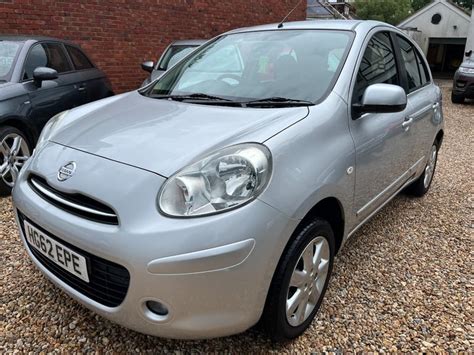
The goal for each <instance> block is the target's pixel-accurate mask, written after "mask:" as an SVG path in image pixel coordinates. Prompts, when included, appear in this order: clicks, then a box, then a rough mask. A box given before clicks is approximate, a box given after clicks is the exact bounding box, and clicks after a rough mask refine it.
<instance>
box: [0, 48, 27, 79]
mask: <svg viewBox="0 0 474 355" xmlns="http://www.w3.org/2000/svg"><path fill="white" fill-rule="evenodd" d="M21 46H22V45H21V43H19V42H11V41H0V81H8V80H9V79H10V75H11V73H12V71H13V68H14V66H15V62H16V59H17V57H18V53H19V52H20V48H21Z"/></svg>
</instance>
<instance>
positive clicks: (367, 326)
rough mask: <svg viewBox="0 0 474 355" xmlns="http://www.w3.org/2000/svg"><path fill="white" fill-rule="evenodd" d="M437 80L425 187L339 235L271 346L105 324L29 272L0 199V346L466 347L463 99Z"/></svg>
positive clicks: (467, 158) (470, 335)
mask: <svg viewBox="0 0 474 355" xmlns="http://www.w3.org/2000/svg"><path fill="white" fill-rule="evenodd" d="M443 84H444V85H443V86H444V88H443V92H444V98H445V100H444V105H445V106H444V112H445V118H446V138H445V141H444V145H443V147H442V150H441V153H440V157H439V162H438V168H437V172H436V176H435V179H434V182H433V185H432V187H431V191H430V193H429V194H428V195H427V196H426V197H424V198H422V199H411V198H408V197H406V196H403V195H401V196H399V197H397V198H396V199H394V201H393V202H392V203H390V204H389V205H388V206H387V207H385V208H384V209H383V211H382V212H381V213H379V214H378V215H377V216H376V217H375V218H373V219H372V220H371V221H370V222H369V223H368V224H367V225H366V226H365V227H363V228H362V229H361V230H360V231H359V232H358V233H357V234H356V235H355V236H354V237H353V238H352V239H351V240H350V241H349V242H348V244H347V245H346V247H345V248H344V249H343V250H342V251H341V252H340V254H339V257H338V258H337V260H336V263H335V269H334V275H333V278H332V280H331V283H330V287H329V290H328V292H327V294H326V299H325V302H324V303H323V306H322V309H321V312H320V313H319V316H318V318H317V319H316V320H315V321H314V322H313V324H312V326H311V328H310V329H309V331H307V332H306V333H305V334H304V336H302V337H301V338H299V339H297V340H296V341H294V342H291V343H288V344H284V345H278V344H272V343H270V342H269V341H268V340H267V339H266V338H265V336H264V335H262V334H261V333H260V332H259V331H258V330H250V331H248V332H246V333H244V334H240V335H237V336H233V337H227V338H221V339H214V340H208V341H193V342H189V341H188V342H186V341H173V340H166V339H159V338H153V337H149V336H145V335H141V334H138V333H135V332H133V331H130V330H127V329H125V328H122V327H120V326H117V325H115V324H112V323H111V322H109V321H107V320H105V319H103V318H101V317H99V316H97V315H95V314H94V313H92V312H90V311H88V310H87V309H85V308H83V307H82V306H80V305H78V304H77V303H75V302H74V301H72V300H71V299H70V298H69V297H68V296H67V295H65V294H64V293H63V292H61V291H60V290H58V289H57V288H55V287H53V286H52V284H51V283H50V282H49V281H47V280H46V279H45V278H44V277H43V276H42V275H41V273H40V272H39V271H38V270H37V269H36V268H35V267H34V266H33V264H32V263H31V262H30V260H29V259H28V257H27V255H26V253H25V251H24V249H23V247H22V245H21V244H20V241H19V238H18V234H17V230H16V228H15V224H14V221H13V216H12V213H11V201H10V199H0V241H1V252H0V262H1V271H0V273H1V279H0V280H1V281H0V287H1V304H0V307H1V308H0V322H1V323H0V352H2V353H3V352H12V351H17V350H19V351H22V352H25V351H33V352H38V351H45V352H49V351H53V350H56V351H61V352H69V351H90V350H95V351H100V352H104V351H111V352H131V351H137V352H145V351H149V352H158V351H159V352H165V351H173V352H175V351H180V350H181V351H184V350H187V351H190V350H192V351H206V352H207V351H228V352H236V353H246V352H250V351H252V352H268V351H277V352H295V351H296V352H309V351H318V350H326V351H342V350H345V351H347V350H357V351H359V350H366V351H370V350H382V351H412V350H417V351H425V350H429V351H440V350H444V351H460V350H466V351H474V312H473V297H472V296H473V294H474V293H473V291H474V278H473V273H472V271H473V270H474V268H473V260H474V258H473V222H474V218H473V208H474V186H473V180H472V171H473V155H472V152H473V151H474V141H473V120H474V105H472V104H471V105H463V106H461V105H452V104H451V103H450V101H449V99H450V90H449V85H450V83H449V82H447V83H446V82H443Z"/></svg>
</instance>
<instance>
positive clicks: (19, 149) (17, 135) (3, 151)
mask: <svg viewBox="0 0 474 355" xmlns="http://www.w3.org/2000/svg"><path fill="white" fill-rule="evenodd" d="M30 152H31V145H30V143H29V142H28V139H27V138H26V137H25V135H24V134H23V133H22V132H21V131H20V130H18V129H16V128H14V127H9V126H6V127H1V128H0V196H7V195H9V194H10V193H11V190H12V188H13V186H14V185H15V182H16V180H17V178H18V173H19V172H20V169H21V167H22V166H23V164H24V163H25V162H26V160H27V159H28V158H29V157H30V155H31V154H30Z"/></svg>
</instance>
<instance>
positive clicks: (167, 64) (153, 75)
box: [142, 39, 206, 86]
mask: <svg viewBox="0 0 474 355" xmlns="http://www.w3.org/2000/svg"><path fill="white" fill-rule="evenodd" d="M205 42H206V40H203V39H187V40H181V41H174V42H173V43H171V44H170V45H169V46H168V47H167V48H166V49H165V51H164V52H163V54H162V55H161V57H160V59H159V60H158V62H157V63H156V65H155V63H154V62H153V61H152V60H147V61H146V62H143V63H142V69H143V70H145V71H147V72H149V73H150V76H149V77H148V78H146V79H145V81H144V82H143V84H142V86H145V85H148V84H149V83H151V82H152V81H153V80H155V79H157V78H159V77H160V76H161V75H162V74H163V73H164V72H165V71H167V70H168V68H171V67H172V66H173V65H175V64H176V63H177V62H179V61H180V60H181V59H183V58H184V57H186V56H187V55H188V54H189V53H191V52H192V51H193V50H195V49H196V48H197V47H199V46H200V45H201V44H203V43H205Z"/></svg>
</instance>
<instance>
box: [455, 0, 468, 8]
mask: <svg viewBox="0 0 474 355" xmlns="http://www.w3.org/2000/svg"><path fill="white" fill-rule="evenodd" d="M454 2H455V3H456V4H458V5H459V6H462V7H464V8H465V9H467V10H472V0H454Z"/></svg>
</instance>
